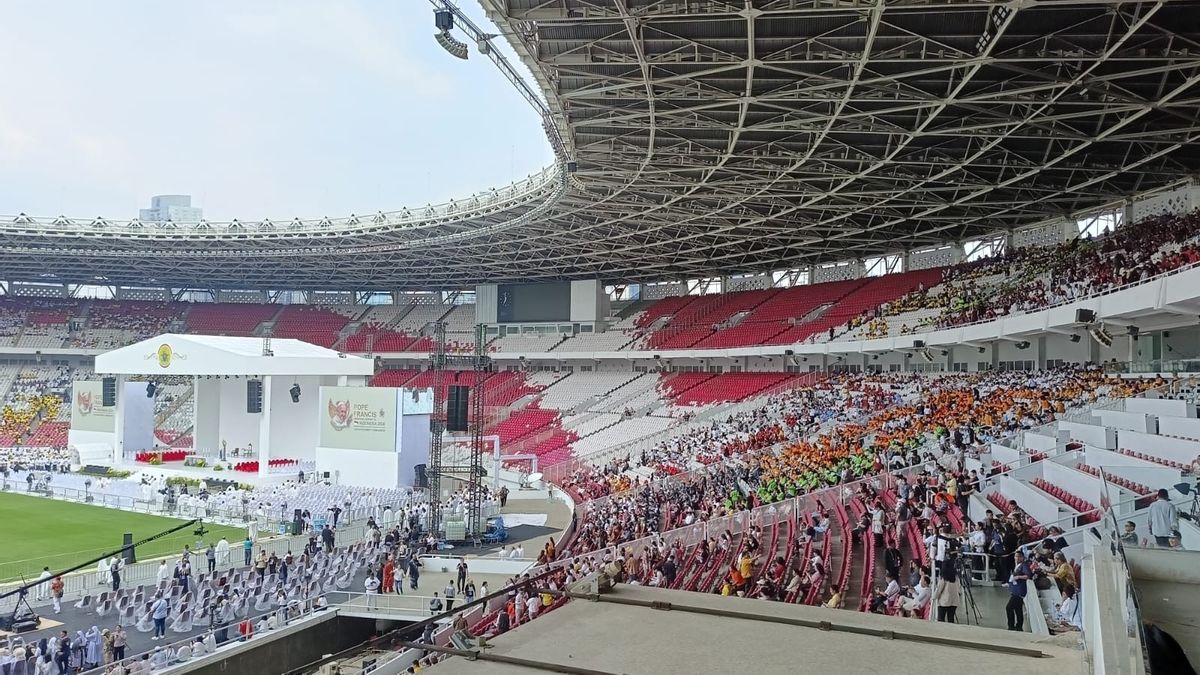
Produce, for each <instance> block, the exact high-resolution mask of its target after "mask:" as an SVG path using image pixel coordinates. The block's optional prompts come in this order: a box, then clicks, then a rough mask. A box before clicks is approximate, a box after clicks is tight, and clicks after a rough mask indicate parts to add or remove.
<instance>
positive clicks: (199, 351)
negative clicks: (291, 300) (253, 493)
mask: <svg viewBox="0 0 1200 675" xmlns="http://www.w3.org/2000/svg"><path fill="white" fill-rule="evenodd" d="M265 346H266V345H265V341H264V339H263V338H253V337H224V336H208V335H177V334H166V335H159V336H158V337H154V338H150V339H148V340H142V341H141V342H138V343H136V344H132V345H129V346H128V347H122V348H120V349H116V350H113V351H110V352H107V353H105V354H101V355H100V356H97V357H96V374H97V375H99V376H100V377H109V376H111V377H113V378H114V380H115V382H114V384H115V385H116V388H115V391H116V405H115V406H110V407H107V408H105V407H103V406H101V405H100V403H101V400H102V398H103V382H102V381H95V382H82V381H81V382H76V383H75V394H74V397H75V399H76V400H75V406H76V411H75V412H76V414H73V415H72V424H71V431H70V433H69V436H68V438H69V442H70V443H71V444H72V445H74V446H76V447H79V448H83V447H88V448H103V447H107V448H111V449H112V457H113V461H114V462H116V463H118V464H119V463H121V462H124V461H130V460H131V459H132V458H133V457H134V456H136V454H137V452H139V451H144V450H152V449H154V446H155V441H154V434H153V432H154V427H155V406H154V398H153V396H152V395H151V394H149V393H148V392H149V389H148V384H147V381H148V382H153V381H154V380H155V379H156V377H159V378H165V377H186V378H190V379H191V380H192V391H191V392H190V394H191V397H192V401H191V405H192V424H191V430H190V431H191V435H192V438H193V449H194V451H195V453H196V454H199V455H202V456H206V457H209V458H219V459H220V460H221V461H225V460H226V459H227V456H226V449H229V450H235V449H246V450H248V451H249V450H250V449H251V448H253V449H254V450H257V452H256V453H249V452H248V453H247V454H252V455H253V456H254V457H255V458H256V459H257V460H258V461H259V474H260V476H265V475H266V474H267V473H268V472H269V471H270V464H269V461H270V460H271V459H272V458H287V459H295V460H299V461H301V462H304V461H314V462H315V460H316V446H317V439H318V436H319V424H318V423H319V421H320V420H322V419H325V418H326V417H328V414H327V413H326V412H325V411H324V410H322V409H321V408H320V403H321V395H320V394H321V390H322V388H324V387H366V386H367V382H368V380H369V379H370V377H371V375H373V374H374V373H375V362H374V361H373V360H372V359H367V358H363V357H361V356H351V355H348V354H342V353H340V352H337V351H334V350H332V349H326V348H324V347H318V346H316V345H311V344H308V343H307V342H301V341H300V340H286V339H274V338H272V339H271V342H270V353H269V354H264V353H263V352H264V347H265ZM131 378H137V379H138V380H143V381H138V382H131V381H130V380H131ZM251 381H258V382H259V383H260V384H261V387H260V388H259V393H258V395H257V396H258V401H259V405H257V406H256V407H257V408H258V409H255V410H253V411H252V409H251V404H250V402H251V398H252V397H251V394H250V391H249V386H250V383H251ZM293 390H294V391H295V392H296V393H295V395H294V396H293V394H292V391H293ZM237 454H238V456H244V455H242V454H241V453H237ZM393 473H395V472H393Z"/></svg>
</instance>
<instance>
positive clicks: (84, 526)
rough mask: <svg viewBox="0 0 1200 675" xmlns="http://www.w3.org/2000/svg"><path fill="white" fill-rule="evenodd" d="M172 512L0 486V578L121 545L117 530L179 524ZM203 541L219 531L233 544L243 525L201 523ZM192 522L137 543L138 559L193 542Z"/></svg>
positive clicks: (140, 535)
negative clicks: (165, 513)
mask: <svg viewBox="0 0 1200 675" xmlns="http://www.w3.org/2000/svg"><path fill="white" fill-rule="evenodd" d="M181 522H183V521H181V520H180V519H177V518H169V517H163V516H151V515H146V514H142V513H130V512H128V511H120V510H117V509H109V508H105V507H103V506H89V505H87V504H79V503H75V502H64V501H58V500H52V499H46V498H43V497H32V496H28V495H23V494H20V493H13V492H0V523H4V525H3V528H0V531H3V533H4V543H3V546H0V580H3V581H8V580H12V579H19V578H20V576H21V575H22V574H24V575H26V577H36V576H37V575H38V574H40V573H41V571H42V567H43V566H49V567H50V570H51V571H57V570H59V569H65V568H68V567H73V566H75V565H78V564H80V563H82V562H85V561H87V560H91V559H92V558H97V557H99V556H101V555H104V554H105V553H108V552H109V551H112V550H114V549H117V548H120V546H121V538H122V535H124V533H126V532H132V533H133V540H134V541H138V540H139V539H144V538H146V537H149V536H153V535H155V534H157V533H159V532H162V531H163V530H168V529H170V528H172V527H175V526H177V525H179V524H180V523H181ZM204 527H205V529H206V530H209V532H208V533H207V534H206V535H205V541H206V542H207V541H217V540H218V539H220V538H221V537H222V536H226V537H228V538H229V542H230V543H231V544H234V545H237V543H238V542H240V541H241V540H242V539H243V538H244V537H245V536H246V531H245V529H241V528H234V527H225V526H222V525H210V524H208V523H205V525H204ZM194 529H195V528H194V527H189V528H187V529H184V530H180V531H178V532H175V533H173V534H171V535H168V536H166V537H163V538H162V539H158V540H156V541H153V542H150V543H149V544H146V545H144V546H139V547H138V548H137V551H136V553H137V557H138V559H139V560H143V559H147V558H155V557H160V556H164V555H170V554H172V553H175V552H177V551H182V550H183V546H184V544H190V545H192V547H193V548H195V547H196V544H197V539H198V537H196V535H195V534H193V530H194Z"/></svg>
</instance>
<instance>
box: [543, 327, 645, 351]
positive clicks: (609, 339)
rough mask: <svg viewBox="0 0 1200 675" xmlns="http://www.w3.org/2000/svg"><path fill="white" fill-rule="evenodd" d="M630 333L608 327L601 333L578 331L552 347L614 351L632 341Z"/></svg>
mask: <svg viewBox="0 0 1200 675" xmlns="http://www.w3.org/2000/svg"><path fill="white" fill-rule="evenodd" d="M633 339H634V336H633V334H632V333H629V332H626V331H623V330H619V329H616V328H610V329H608V330H606V331H604V332H603V333H579V334H577V335H575V336H573V337H569V338H567V339H566V340H564V341H563V342H562V344H560V345H558V346H557V347H555V348H554V351H556V352H615V351H617V350H619V349H621V348H622V347H624V346H625V345H628V344H629V343H630V342H632V341H633Z"/></svg>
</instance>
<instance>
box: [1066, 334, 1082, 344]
mask: <svg viewBox="0 0 1200 675" xmlns="http://www.w3.org/2000/svg"><path fill="white" fill-rule="evenodd" d="M1067 339H1068V340H1070V341H1071V342H1079V340H1081V339H1082V338H1080V337H1079V334H1078V333H1072V334H1071V337H1069V338H1067Z"/></svg>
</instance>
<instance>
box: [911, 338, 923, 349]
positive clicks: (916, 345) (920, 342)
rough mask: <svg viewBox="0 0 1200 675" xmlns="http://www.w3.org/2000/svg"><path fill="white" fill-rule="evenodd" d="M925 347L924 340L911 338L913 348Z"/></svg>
mask: <svg viewBox="0 0 1200 675" xmlns="http://www.w3.org/2000/svg"><path fill="white" fill-rule="evenodd" d="M924 347H925V341H924V340H913V349H922V348H924Z"/></svg>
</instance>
